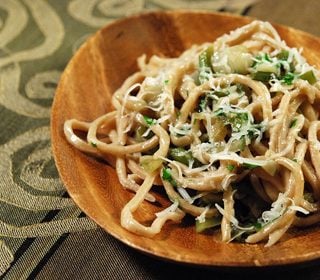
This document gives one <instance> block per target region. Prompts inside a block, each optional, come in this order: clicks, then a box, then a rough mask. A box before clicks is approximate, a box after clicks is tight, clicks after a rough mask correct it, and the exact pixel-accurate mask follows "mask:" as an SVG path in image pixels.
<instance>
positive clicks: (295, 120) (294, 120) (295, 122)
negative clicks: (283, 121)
mask: <svg viewBox="0 0 320 280" xmlns="http://www.w3.org/2000/svg"><path fill="white" fill-rule="evenodd" d="M297 121H298V119H296V118H294V119H293V120H292V122H291V123H290V125H289V128H294V127H295V126H296V125H297Z"/></svg>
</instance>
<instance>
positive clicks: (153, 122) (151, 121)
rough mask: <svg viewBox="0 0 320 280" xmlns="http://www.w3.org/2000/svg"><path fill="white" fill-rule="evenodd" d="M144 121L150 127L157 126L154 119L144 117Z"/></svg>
mask: <svg viewBox="0 0 320 280" xmlns="http://www.w3.org/2000/svg"><path fill="white" fill-rule="evenodd" d="M143 118H144V121H145V122H146V123H147V125H148V126H151V125H154V124H156V120H155V119H153V118H150V117H148V116H143Z"/></svg>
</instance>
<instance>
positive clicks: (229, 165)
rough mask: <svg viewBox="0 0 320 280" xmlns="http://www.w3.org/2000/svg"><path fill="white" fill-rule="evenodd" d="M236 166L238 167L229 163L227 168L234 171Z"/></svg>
mask: <svg viewBox="0 0 320 280" xmlns="http://www.w3.org/2000/svg"><path fill="white" fill-rule="evenodd" d="M235 168H236V167H235V166H234V165H233V164H228V165H227V169H228V170H229V171H233V170H234V169H235Z"/></svg>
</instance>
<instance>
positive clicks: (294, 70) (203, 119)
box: [64, 21, 320, 246]
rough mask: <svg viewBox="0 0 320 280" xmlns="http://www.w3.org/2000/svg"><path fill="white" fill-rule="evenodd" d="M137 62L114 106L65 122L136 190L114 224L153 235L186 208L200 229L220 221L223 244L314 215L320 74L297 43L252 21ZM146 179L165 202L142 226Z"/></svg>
mask: <svg viewBox="0 0 320 280" xmlns="http://www.w3.org/2000/svg"><path fill="white" fill-rule="evenodd" d="M138 66H139V71H138V72H136V73H134V74H133V75H131V76H130V77H128V78H127V79H126V80H125V81H124V83H123V85H122V86H121V87H120V88H119V89H118V90H117V91H116V92H115V93H114V95H113V99H112V104H113V106H114V108H113V111H110V112H108V113H106V114H105V115H103V116H101V117H99V118H97V119H96V120H93V121H92V122H90V123H89V122H84V121H81V120H75V119H71V120H67V121H66V122H65V125H64V132H65V135H66V139H67V140H68V142H69V143H71V144H72V145H73V146H75V147H76V148H78V149H79V150H81V151H83V152H86V153H89V154H91V155H94V156H97V157H101V158H107V159H110V156H111V157H112V158H113V159H114V162H115V164H114V165H115V168H116V172H117V175H118V178H119V181H120V183H121V185H122V186H123V187H125V188H127V189H129V190H131V191H134V192H135V195H134V196H133V198H132V199H131V200H130V201H128V203H127V204H126V205H125V207H124V208H123V210H122V213H121V225H122V226H123V227H124V228H126V229H127V230H129V231H131V232H134V233H136V234H140V235H143V236H148V237H152V236H154V235H156V234H157V233H159V232H160V231H161V228H162V227H163V225H164V224H165V222H166V221H168V220H172V221H174V222H180V221H181V220H182V219H183V217H184V216H185V215H186V214H187V215H189V216H193V217H194V222H195V230H196V231H197V232H199V233H201V232H203V231H208V230H209V231H210V230H218V228H220V230H221V238H222V241H224V242H230V241H233V240H237V241H241V242H247V243H257V242H260V241H266V242H267V243H266V246H271V245H273V244H274V243H276V242H277V241H278V240H279V239H280V238H281V237H282V236H283V235H284V234H285V232H286V231H287V230H288V229H289V228H291V227H294V226H309V225H312V224H314V223H317V222H318V221H319V220H320V212H319V203H318V201H319V199H320V143H319V140H318V134H319V133H318V131H319V130H320V120H319V112H320V82H319V80H320V75H319V71H318V70H317V69H316V68H315V67H314V66H311V65H309V64H308V63H307V61H306V59H305V58H304V57H303V55H302V49H297V48H291V47H289V46H287V45H286V43H285V42H284V41H283V40H282V39H281V38H280V36H279V34H278V33H277V31H276V30H275V29H274V27H273V26H272V25H271V24H270V23H268V22H262V21H253V22H251V23H249V24H248V25H245V26H243V27H240V28H238V29H236V30H233V31H231V32H230V33H229V34H224V35H223V36H221V37H219V38H217V39H216V40H215V41H214V42H209V43H204V44H201V45H194V46H192V47H191V48H190V49H187V50H186V51H184V52H183V53H182V54H181V55H180V56H179V57H177V58H166V57H160V56H157V55H153V56H152V57H151V58H150V59H149V60H147V58H146V56H145V55H143V56H141V57H140V58H138ZM79 131H81V132H82V133H79ZM83 133H84V134H85V135H86V137H85V138H83V137H81V136H80V134H83ZM152 186H156V187H158V188H163V189H164V190H165V193H166V194H167V196H168V199H169V200H170V201H171V205H170V206H169V207H168V208H165V209H163V210H162V211H160V212H158V213H156V214H155V218H154V221H153V222H152V224H150V225H145V224H142V223H141V222H139V221H138V220H137V219H135V217H134V212H135V211H136V210H137V209H138V207H139V206H141V204H142V203H148V202H144V200H148V201H150V202H151V203H152V202H154V201H155V197H154V196H153V195H152V192H150V190H151V188H152Z"/></svg>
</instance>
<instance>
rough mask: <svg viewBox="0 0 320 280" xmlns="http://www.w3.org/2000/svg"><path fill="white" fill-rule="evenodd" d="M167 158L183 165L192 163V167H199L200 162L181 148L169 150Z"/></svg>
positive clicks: (189, 152)
mask: <svg viewBox="0 0 320 280" xmlns="http://www.w3.org/2000/svg"><path fill="white" fill-rule="evenodd" d="M169 157H170V158H172V159H174V160H176V161H179V162H181V163H183V164H185V165H189V164H190V163H192V165H193V166H194V167H199V166H201V162H199V161H198V160H197V159H196V158H194V157H193V156H192V153H191V151H187V150H185V149H184V148H182V147H178V148H171V149H169Z"/></svg>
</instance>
